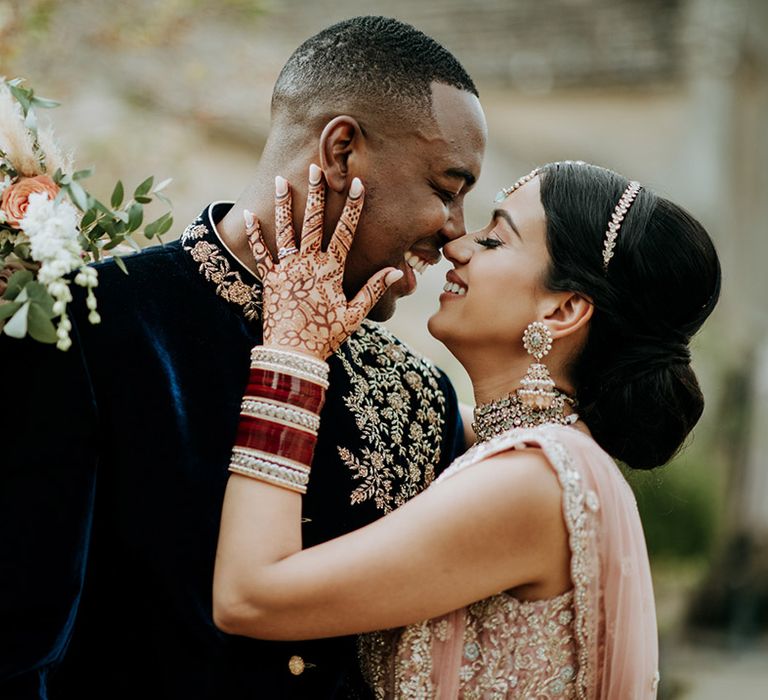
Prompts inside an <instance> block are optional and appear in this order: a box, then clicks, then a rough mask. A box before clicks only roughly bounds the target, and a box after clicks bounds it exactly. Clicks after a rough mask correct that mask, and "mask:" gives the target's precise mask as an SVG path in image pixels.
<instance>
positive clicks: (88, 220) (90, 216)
mask: <svg viewBox="0 0 768 700" xmlns="http://www.w3.org/2000/svg"><path fill="white" fill-rule="evenodd" d="M97 214H98V212H97V211H96V210H95V209H89V210H88V211H87V212H85V214H83V218H82V219H80V229H81V230H82V229H86V228H88V227H89V226H90V225H91V224H92V223H93V222H94V221H96V216H97Z"/></svg>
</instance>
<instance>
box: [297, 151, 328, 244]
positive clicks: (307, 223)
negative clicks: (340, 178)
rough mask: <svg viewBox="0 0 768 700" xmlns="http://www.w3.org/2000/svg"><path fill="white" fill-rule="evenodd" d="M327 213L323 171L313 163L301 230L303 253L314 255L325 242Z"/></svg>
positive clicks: (310, 168)
mask: <svg viewBox="0 0 768 700" xmlns="http://www.w3.org/2000/svg"><path fill="white" fill-rule="evenodd" d="M324 213H325V181H324V180H323V171H322V170H320V168H319V167H318V166H317V165H315V164H314V163H312V165H310V166H309V188H308V189H307V206H306V208H305V209H304V224H303V226H302V229H301V252H302V253H314V252H316V251H318V250H319V249H320V245H321V243H322V241H323V215H324Z"/></svg>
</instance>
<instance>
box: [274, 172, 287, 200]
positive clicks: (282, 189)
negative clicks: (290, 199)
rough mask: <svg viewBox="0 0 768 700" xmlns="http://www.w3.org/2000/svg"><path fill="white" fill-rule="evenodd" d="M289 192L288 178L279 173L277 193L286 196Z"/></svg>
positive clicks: (276, 184)
mask: <svg viewBox="0 0 768 700" xmlns="http://www.w3.org/2000/svg"><path fill="white" fill-rule="evenodd" d="M287 194H288V180H286V179H285V178H284V177H281V176H280V175H278V176H277V177H276V178H275V195H277V196H278V197H285V195H287Z"/></svg>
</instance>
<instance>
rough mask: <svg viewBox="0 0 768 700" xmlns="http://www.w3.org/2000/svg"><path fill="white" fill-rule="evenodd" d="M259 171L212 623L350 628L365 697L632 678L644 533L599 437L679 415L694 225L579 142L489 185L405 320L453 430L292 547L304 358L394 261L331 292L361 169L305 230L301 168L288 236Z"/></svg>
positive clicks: (693, 322)
mask: <svg viewBox="0 0 768 700" xmlns="http://www.w3.org/2000/svg"><path fill="white" fill-rule="evenodd" d="M277 191H278V195H277V197H276V221H277V229H278V239H277V245H278V247H279V252H278V261H277V262H275V261H274V260H273V259H272V257H271V255H270V253H269V252H268V250H267V248H266V246H265V245H264V243H263V241H262V239H261V236H260V229H259V223H258V221H256V220H254V218H253V216H252V215H251V214H250V212H244V216H245V220H246V225H247V229H248V232H249V239H250V241H251V245H252V247H253V250H254V256H255V258H256V260H257V262H258V264H259V271H260V274H261V277H262V280H263V284H264V345H263V346H257V347H255V348H254V349H253V351H252V363H251V374H250V380H249V384H248V389H247V391H246V396H245V397H244V400H243V410H242V414H241V419H240V425H239V429H238V435H237V441H236V444H235V446H234V448H233V453H232V461H231V466H230V470H231V471H232V472H233V473H232V475H231V476H230V479H229V483H228V486H227V491H226V496H225V501H224V507H223V513H222V520H221V531H220V536H219V543H218V551H217V557H216V567H215V576H214V585H213V606H214V619H215V621H216V625H217V626H218V627H219V628H220V629H221V630H223V631H225V632H228V633H231V634H238V635H246V636H251V637H260V638H264V639H285V640H291V639H308V638H315V637H328V636H334V635H345V634H352V633H365V634H362V635H361V637H360V652H361V654H360V656H361V663H362V665H363V669H364V672H365V674H366V676H367V679H368V681H369V683H370V685H371V688H372V690H373V691H374V694H375V695H376V696H377V697H381V698H385V697H386V698H390V697H396V698H416V697H420V698H455V697H461V698H480V697H483V698H485V697H493V698H503V697H514V698H518V697H519V698H528V697H537V698H604V699H615V698H652V697H655V695H656V686H657V684H658V679H659V677H658V673H657V661H658V649H657V633H656V619H655V612H654V601H653V591H652V586H651V577H650V570H649V564H648V557H647V553H646V548H645V541H644V538H643V532H642V527H641V523H640V518H639V516H638V512H637V508H636V505H635V502H634V498H633V495H632V492H631V490H630V488H629V486H628V485H627V483H626V482H625V480H624V478H623V477H622V475H621V473H620V471H619V469H618V468H617V466H616V464H615V462H614V460H620V461H622V462H624V463H625V464H626V465H628V466H629V467H634V468H640V469H646V468H651V467H655V466H658V465H662V464H664V463H666V462H667V461H668V460H669V459H670V458H671V457H672V456H673V455H674V454H675V453H676V452H677V450H678V449H679V448H680V447H681V445H682V443H683V441H684V440H685V438H686V436H687V435H688V434H689V432H690V431H691V429H692V428H693V426H694V425H695V423H696V422H697V420H698V419H699V417H700V415H701V412H702V408H703V398H702V395H701V392H700V390H699V386H698V383H697V380H696V376H695V375H694V373H693V370H692V369H691V366H690V355H689V350H688V344H689V341H690V339H691V338H692V337H693V335H694V334H695V333H696V332H697V331H698V329H699V328H700V327H701V325H702V323H703V322H704V320H705V319H706V318H707V317H708V316H709V314H710V313H711V311H712V309H713V308H714V306H715V304H716V302H717V299H718V296H719V291H720V267H719V262H718V258H717V255H716V252H715V250H714V247H713V244H712V242H711V240H710V238H709V236H708V235H707V233H706V232H705V231H704V229H703V228H702V227H701V226H700V225H699V223H698V222H697V221H695V220H694V219H693V218H692V217H691V216H690V215H689V214H687V213H686V212H685V211H683V210H682V209H681V208H679V207H677V206H676V205H674V204H672V203H671V202H669V201H667V200H666V199H663V198H661V197H659V196H658V195H656V194H654V193H652V192H651V191H649V190H647V189H645V188H644V187H642V186H641V185H640V184H639V183H637V182H630V181H628V180H626V179H625V178H624V177H622V176H620V175H618V174H616V173H614V172H612V171H609V170H605V169H603V168H599V167H597V166H593V165H587V164H585V163H581V162H562V163H552V164H549V165H545V166H543V167H541V168H538V169H536V170H535V171H533V172H532V173H530V174H529V175H526V176H525V177H523V178H521V179H520V180H518V181H517V182H516V183H515V184H514V185H513V186H512V187H509V188H506V189H504V190H502V192H500V193H499V196H498V197H497V204H496V208H495V209H494V210H493V213H492V216H491V221H490V223H489V224H488V225H487V226H486V227H485V228H484V229H483V230H481V231H479V232H477V233H475V234H472V235H466V236H464V237H462V238H460V239H457V240H454V241H452V242H451V243H448V244H447V245H446V247H445V249H444V252H445V255H446V257H447V258H448V259H449V260H450V261H451V262H452V263H453V269H452V270H450V271H449V272H448V274H447V281H446V285H445V291H444V293H443V294H442V295H441V296H440V309H439V311H438V312H437V313H435V315H434V316H432V318H431V319H430V321H429V330H430V332H431V333H432V334H433V335H434V336H435V337H436V338H438V339H440V340H441V341H442V342H443V343H445V344H446V346H447V347H448V348H449V349H450V350H451V352H453V353H454V354H455V355H456V357H457V358H458V359H459V360H460V361H461V362H462V364H463V365H464V367H465V368H466V369H467V371H468V373H469V375H470V377H471V379H472V383H473V388H474V393H475V399H476V403H477V406H476V408H475V419H474V424H473V427H474V430H475V433H476V435H477V443H476V444H475V445H474V446H473V447H471V448H470V449H469V450H468V451H467V452H466V453H465V454H464V455H463V456H462V457H460V458H459V459H457V460H456V461H455V462H454V463H453V464H452V465H451V466H450V467H449V468H448V469H447V470H446V471H445V472H444V473H443V474H442V475H441V476H440V477H439V478H438V479H437V480H436V481H435V482H434V483H433V484H432V485H431V486H430V487H429V488H428V489H427V490H426V491H424V492H423V493H422V494H420V495H418V496H416V497H415V498H413V499H412V500H411V501H409V502H408V503H406V504H405V505H404V506H402V507H401V508H399V509H398V510H396V511H395V512H393V513H391V514H389V515H387V516H386V517H384V518H382V519H380V520H379V521H377V522H375V523H373V524H371V525H369V526H367V527H365V528H363V529H360V530H357V531H355V532H352V533H350V534H347V535H345V536H343V537H339V538H338V539H335V540H332V541H330V542H326V543H324V544H321V545H318V546H315V547H312V548H310V549H306V550H302V542H301V526H300V523H301V493H303V492H305V491H306V487H307V484H308V483H309V481H310V475H309V465H310V463H311V460H312V453H313V449H314V441H315V439H316V438H315V435H316V430H317V426H318V424H319V420H320V418H319V416H320V411H321V408H322V404H323V397H324V392H325V388H326V387H327V376H328V372H327V365H326V363H325V361H324V360H325V359H326V358H327V357H328V356H329V355H330V354H331V353H332V352H333V351H334V350H335V349H336V348H337V347H338V346H339V345H340V344H341V343H343V342H344V340H345V339H346V338H347V337H348V336H349V335H350V334H351V333H352V332H353V331H354V330H355V329H356V328H357V327H358V325H359V324H360V323H361V322H362V321H363V319H364V318H365V316H366V314H367V312H368V310H369V309H370V308H371V307H372V306H373V304H374V303H375V302H376V301H377V300H378V299H379V298H380V296H381V295H382V294H383V293H384V292H385V291H386V289H387V287H388V286H389V285H390V284H393V283H394V282H395V281H396V280H397V279H399V277H400V275H402V272H401V271H399V270H395V269H393V268H389V269H386V270H382V271H381V272H379V273H377V274H376V275H374V277H373V278H372V279H371V280H370V281H369V282H368V284H367V285H366V286H365V287H364V288H363V289H362V290H361V291H360V293H359V294H358V295H357V296H356V297H355V298H354V299H353V300H352V301H351V302H348V301H347V299H346V298H345V296H344V293H343V291H342V287H341V281H342V275H343V263H344V260H345V257H346V253H347V251H348V250H349V247H350V245H351V243H352V238H353V234H354V230H355V227H356V224H357V221H358V219H359V216H360V211H361V208H362V206H363V199H364V191H363V186H362V184H361V183H360V181H359V180H358V179H355V180H354V181H353V184H352V186H351V188H350V192H349V198H348V200H347V204H346V207H345V209H344V212H343V214H342V217H341V219H340V221H339V222H338V225H337V227H336V232H335V234H334V236H333V238H332V240H331V242H330V244H329V245H328V248H327V250H323V249H322V246H321V232H322V216H323V203H324V193H325V186H324V183H323V181H322V174H321V173H320V172H319V169H318V168H317V167H316V166H313V168H311V169H310V196H309V199H308V204H307V213H306V215H305V220H304V230H303V231H302V234H301V237H300V242H299V243H297V242H296V241H295V238H294V233H293V230H292V227H291V223H290V222H291V202H290V189H289V188H288V186H287V184H286V183H285V181H284V180H282V179H281V178H278V184H277ZM297 246H299V247H300V250H299V249H297ZM314 468H315V469H322V468H323V465H322V464H316V465H315V467H314ZM310 488H311V484H310ZM264 533H269V536H268V537H267V536H264ZM382 630H383V631H382Z"/></svg>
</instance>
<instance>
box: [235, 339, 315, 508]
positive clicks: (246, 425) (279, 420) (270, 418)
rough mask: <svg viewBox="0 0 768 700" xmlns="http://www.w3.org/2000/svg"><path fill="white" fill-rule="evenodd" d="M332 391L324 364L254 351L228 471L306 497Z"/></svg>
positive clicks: (276, 351)
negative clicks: (322, 414) (322, 416)
mask: <svg viewBox="0 0 768 700" xmlns="http://www.w3.org/2000/svg"><path fill="white" fill-rule="evenodd" d="M327 387H328V365H327V364H326V363H325V362H322V361H321V360H315V359H313V358H311V357H308V356H306V355H302V354H300V353H293V352H290V351H287V350H281V349H275V348H264V347H260V346H259V347H256V348H254V349H253V351H252V352H251V369H250V374H249V378H248V386H247V388H246V391H245V395H244V396H243V401H242V404H241V408H240V422H239V423H238V428H237V438H236V440H235V446H234V447H233V449H232V458H231V460H230V464H229V470H230V471H231V472H234V473H236V474H241V475H243V476H248V477H250V478H253V479H258V480H260V481H265V482H267V483H270V484H274V485H276V486H281V487H283V488H287V489H290V490H292V491H297V492H299V493H306V491H307V484H308V483H309V470H310V465H311V463H312V456H313V454H314V450H315V445H316V443H317V431H318V429H319V427H320V410H321V408H322V406H323V403H324V401H325V390H326V388H327Z"/></svg>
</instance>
